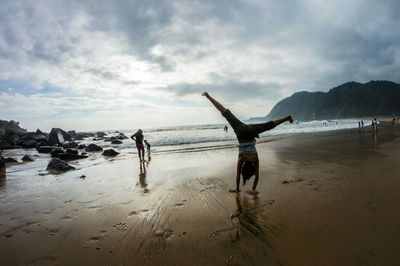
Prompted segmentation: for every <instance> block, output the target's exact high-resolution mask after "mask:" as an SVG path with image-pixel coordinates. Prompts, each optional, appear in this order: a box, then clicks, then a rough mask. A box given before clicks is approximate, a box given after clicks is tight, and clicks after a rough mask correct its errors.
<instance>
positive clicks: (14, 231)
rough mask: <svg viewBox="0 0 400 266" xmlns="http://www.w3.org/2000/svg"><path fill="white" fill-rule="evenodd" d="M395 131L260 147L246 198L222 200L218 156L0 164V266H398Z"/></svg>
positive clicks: (230, 161) (228, 157) (228, 176)
mask: <svg viewBox="0 0 400 266" xmlns="http://www.w3.org/2000/svg"><path fill="white" fill-rule="evenodd" d="M399 133H400V128H398V127H395V128H392V127H391V126H390V125H388V124H382V125H380V128H379V131H378V134H377V135H374V134H372V132H371V130H370V129H369V128H365V129H364V131H363V132H362V133H360V132H359V131H358V129H355V130H342V131H335V132H325V133H314V134H300V135H293V136H287V137H283V138H280V139H277V140H274V141H270V142H264V143H259V144H258V145H257V149H258V151H259V157H260V181H259V186H258V190H259V191H260V194H259V195H258V196H257V197H254V196H250V195H247V194H246V193H244V192H241V193H240V194H239V195H238V196H237V195H236V194H231V193H228V189H229V188H232V187H233V185H234V175H235V163H236V158H237V151H236V149H235V148H229V146H228V147H226V148H224V149H220V150H202V151H200V152H184V153H182V152H172V153H160V154H157V153H155V154H153V156H152V157H151V160H150V162H149V163H148V164H145V166H146V173H144V171H143V170H144V169H143V168H142V171H141V169H140V167H139V165H140V164H139V161H138V158H137V155H136V154H134V153H133V151H129V150H128V151H127V152H125V153H122V154H121V155H120V156H118V157H116V158H115V159H104V158H102V157H101V156H98V157H95V158H89V159H85V160H82V161H79V162H75V163H73V165H74V166H75V167H77V170H75V171H72V172H68V173H65V174H61V175H50V174H47V172H46V171H44V170H43V169H45V168H46V163H47V161H48V160H38V161H35V162H32V163H29V165H28V164H26V165H22V164H18V165H13V166H9V167H8V168H7V178H6V180H2V181H0V250H1V256H0V265H27V264H32V265H46V264H49V265H53V264H59V265H398V264H400V255H399V253H398V251H399V250H400V237H399V236H400V226H399V224H400V215H399V212H398V206H399V203H400V193H398V191H397V190H398V188H399V187H400V178H399V177H400V175H399V173H400V164H399V163H398V162H399V161H398V160H399V158H400V138H399V136H400V134H399ZM12 153H13V151H8V154H7V153H6V156H9V155H10V154H11V155H12ZM41 156H45V155H41ZM27 169H28V170H27ZM82 175H84V176H85V177H82ZM252 181H253V178H252V179H251V180H250V182H249V184H246V187H245V188H242V191H245V190H246V189H248V188H249V187H250V185H251V184H252Z"/></svg>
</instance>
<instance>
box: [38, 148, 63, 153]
mask: <svg viewBox="0 0 400 266" xmlns="http://www.w3.org/2000/svg"><path fill="white" fill-rule="evenodd" d="M57 149H58V150H63V148H61V147H58V146H39V147H37V148H36V150H37V151H38V152H39V153H51V151H52V150H57Z"/></svg>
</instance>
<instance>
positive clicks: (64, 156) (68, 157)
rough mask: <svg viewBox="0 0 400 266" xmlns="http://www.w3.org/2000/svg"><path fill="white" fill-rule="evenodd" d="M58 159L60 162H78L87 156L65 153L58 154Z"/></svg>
mask: <svg viewBox="0 0 400 266" xmlns="http://www.w3.org/2000/svg"><path fill="white" fill-rule="evenodd" d="M58 158H60V159H61V160H79V159H84V158H87V156H85V155H79V154H75V153H69V152H65V153H59V154H58Z"/></svg>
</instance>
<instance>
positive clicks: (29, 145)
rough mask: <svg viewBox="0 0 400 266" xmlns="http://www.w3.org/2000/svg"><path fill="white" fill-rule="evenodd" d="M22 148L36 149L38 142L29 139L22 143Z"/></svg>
mask: <svg viewBox="0 0 400 266" xmlns="http://www.w3.org/2000/svg"><path fill="white" fill-rule="evenodd" d="M20 145H21V147H22V148H26V149H30V148H36V145H37V141H35V140H33V139H28V140H24V141H23V142H22V143H20Z"/></svg>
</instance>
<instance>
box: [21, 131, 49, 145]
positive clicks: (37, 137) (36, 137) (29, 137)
mask: <svg viewBox="0 0 400 266" xmlns="http://www.w3.org/2000/svg"><path fill="white" fill-rule="evenodd" d="M26 140H34V141H36V142H41V141H47V136H45V135H44V134H37V133H36V132H28V133H26V134H24V135H22V136H21V137H20V138H19V140H18V143H22V142H24V141H26Z"/></svg>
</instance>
